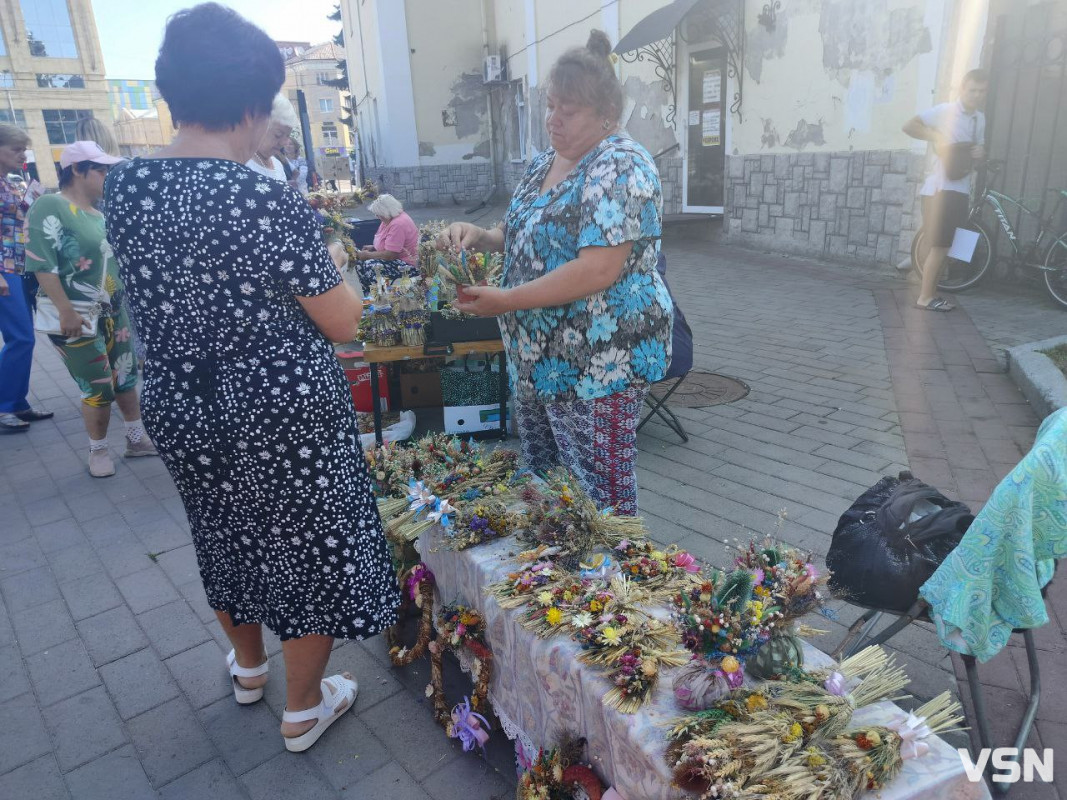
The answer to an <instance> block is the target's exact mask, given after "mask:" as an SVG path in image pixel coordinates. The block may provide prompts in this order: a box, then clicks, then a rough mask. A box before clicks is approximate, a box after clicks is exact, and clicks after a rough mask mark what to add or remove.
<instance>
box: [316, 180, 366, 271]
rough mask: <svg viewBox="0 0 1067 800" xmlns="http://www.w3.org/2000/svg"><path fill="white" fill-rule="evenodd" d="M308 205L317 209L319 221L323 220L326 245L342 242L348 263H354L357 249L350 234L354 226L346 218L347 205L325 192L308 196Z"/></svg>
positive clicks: (323, 234) (336, 196)
mask: <svg viewBox="0 0 1067 800" xmlns="http://www.w3.org/2000/svg"><path fill="white" fill-rule="evenodd" d="M308 205H310V206H311V207H312V208H313V209H315V211H316V212H317V213H318V215H319V219H321V220H322V236H323V239H324V240H325V242H326V244H327V245H330V244H331V243H333V242H340V243H341V244H342V246H343V247H344V249H345V253H346V254H347V256H348V263H349V264H352V263H354V262H355V260H356V249H357V248H356V245H355V243H354V242H353V241H352V237H351V236H350V235H349V233H348V232H349V231H350V230H352V226H351V225H350V224H349V223H348V221H347V220H346V219H345V217H344V212H345V210H346V205H345V203H344V201H343V200H342V199H341V197H340V196H338V195H331V194H326V193H324V192H312V193H311V194H310V195H308Z"/></svg>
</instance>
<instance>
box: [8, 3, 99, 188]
mask: <svg viewBox="0 0 1067 800" xmlns="http://www.w3.org/2000/svg"><path fill="white" fill-rule="evenodd" d="M0 34H2V36H3V41H2V42H0V90H2V91H3V93H4V94H3V98H2V99H0V122H8V123H14V124H16V125H18V126H19V127H21V128H23V129H24V130H25V131H26V132H27V133H28V134H29V136H30V139H31V140H32V144H31V148H32V153H31V154H30V156H32V159H33V161H34V162H35V163H36V170H37V173H38V177H39V178H40V180H41V182H42V183H43V184H45V185H46V186H53V187H54V186H56V185H58V182H59V178H58V163H59V154H60V152H61V151H62V150H63V147H64V146H65V145H67V144H69V143H70V142H72V141H74V129H75V126H76V125H77V122H78V120H79V119H80V118H82V117H86V116H89V117H96V118H99V119H102V120H105V121H106V120H110V119H111V111H110V104H109V101H108V86H107V81H106V80H105V78H104V58H103V54H102V53H101V51H100V40H99V38H98V36H97V33H96V21H95V19H94V18H93V9H92V4H91V3H90V2H89V0H0Z"/></svg>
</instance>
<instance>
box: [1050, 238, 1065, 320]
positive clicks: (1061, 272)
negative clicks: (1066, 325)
mask: <svg viewBox="0 0 1067 800" xmlns="http://www.w3.org/2000/svg"><path fill="white" fill-rule="evenodd" d="M1045 288H1046V289H1048V293H1049V294H1050V295H1052V299H1053V300H1055V301H1056V302H1057V303H1059V304H1060V305H1061V306H1064V307H1067V233H1064V234H1063V235H1062V236H1060V238H1059V239H1057V240H1056V241H1054V242H1053V243H1052V246H1051V247H1050V248H1049V249H1048V253H1047V254H1046V255H1045Z"/></svg>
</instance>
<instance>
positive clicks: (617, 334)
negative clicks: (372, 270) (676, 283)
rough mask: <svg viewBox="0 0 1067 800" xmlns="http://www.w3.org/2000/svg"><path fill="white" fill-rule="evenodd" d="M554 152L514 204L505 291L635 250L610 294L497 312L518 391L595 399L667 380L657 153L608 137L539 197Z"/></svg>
mask: <svg viewBox="0 0 1067 800" xmlns="http://www.w3.org/2000/svg"><path fill="white" fill-rule="evenodd" d="M554 156H555V151H553V150H546V151H545V152H544V153H541V154H540V155H539V156H537V157H536V158H535V159H534V160H533V162H532V163H531V164H530V166H529V168H528V169H527V170H526V174H525V175H524V176H523V178H522V181H521V182H520V183H519V186H518V187H517V188H516V190H515V194H514V196H513V197H512V199H511V205H510V206H509V207H508V211H507V215H506V216H505V218H504V233H505V245H504V278H503V282H502V285H503V286H505V287H513V286H519V285H521V284H523V283H527V282H529V281H532V280H534V279H536V278H539V277H541V276H542V275H544V274H545V273H547V272H551V271H552V270H554V269H556V268H557V267H559V266H561V265H562V264H566V263H567V262H568V261H573V260H574V259H575V258H577V257H578V251H579V250H581V249H582V248H583V247H614V246H616V245H620V244H623V243H625V242H633V243H634V245H633V251H632V252H631V254H630V256H629V257H628V258H627V259H626V264H625V265H624V266H623V269H622V273H621V274H620V275H619V278H618V280H617V281H615V283H614V284H612V285H611V286H609V287H608V288H607V289H605V290H604V291H601V292H598V293H597V294H594V295H592V296H590V297H587V298H585V299H584V300H578V301H575V302H573V303H568V304H567V305H563V306H552V307H548V308H537V309H532V310H529V311H516V312H509V313H507V314H503V315H501V317H500V330H501V335H502V336H503V340H504V347H505V349H506V350H507V354H508V371H509V373H510V378H511V385H512V390H513V391H514V392H515V393H516V394H518V395H520V396H525V397H530V396H535V397H536V398H537V399H539V400H541V401H543V402H544V401H555V402H559V401H572V400H592V399H595V398H598V397H606V396H608V395H611V394H615V393H616V392H621V391H623V390H625V389H627V388H628V387H630V386H632V385H635V384H636V385H640V384H648V383H652V382H655V381H658V380H661V379H662V378H663V377H664V375H665V374H666V372H667V367H668V365H669V364H670V359H671V325H672V322H673V320H672V311H671V309H672V303H671V298H670V295H669V294H668V292H667V287H666V286H665V285H664V283H663V281H662V280H661V279H660V277H659V273H657V272H656V261H657V259H658V257H659V236H660V232H661V215H662V206H663V196H662V192H661V189H660V182H659V174H658V173H657V171H656V166H655V164H654V163H653V161H652V157H651V156H650V155H649V154H648V151H647V150H645V149H644V148H643V147H641V145H639V144H637V142H635V141H633V140H632V139H630V138H627V137H624V136H609V137H607V138H606V139H605V140H604V141H603V142H601V143H600V144H599V145H597V147H595V148H594V149H593V150H591V151H590V152H589V153H588V154H587V155H586V156H585V157H584V158H583V159H582V160H581V162H579V164H578V165H577V166H576V167H575V168H574V170H573V171H572V172H571V173H570V174H569V175H567V177H565V178H564V179H563V180H562V181H560V182H559V183H558V184H556V185H555V186H554V187H552V188H551V189H550V190H549V191H547V192H545V193H543V194H542V192H541V184H542V182H543V181H544V178H545V174H546V173H547V172H548V170H549V168H550V167H551V165H552V159H553V157H554Z"/></svg>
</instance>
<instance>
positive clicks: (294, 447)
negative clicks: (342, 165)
mask: <svg viewBox="0 0 1067 800" xmlns="http://www.w3.org/2000/svg"><path fill="white" fill-rule="evenodd" d="M105 197H106V209H107V233H108V239H109V241H110V242H111V244H112V247H113V248H114V251H115V255H116V257H117V259H118V262H119V267H120V270H121V273H122V275H123V277H124V279H125V281H126V287H127V290H128V294H129V300H130V306H131V310H132V313H133V315H134V318H135V319H136V321H137V328H138V331H139V333H140V335H141V337H142V339H143V340H144V343H145V346H146V349H147V360H146V364H145V375H144V390H143V393H142V405H143V414H144V422H145V428H146V429H147V431H148V433H149V435H150V436H151V437H152V441H153V442H155V443H156V446H157V448H158V449H159V452H160V455H161V456H162V457H163V460H164V462H165V463H166V465H167V469H168V470H169V471H170V474H171V476H172V477H173V478H174V482H175V484H176V485H177V487H178V491H179V493H180V494H181V497H182V500H183V502H184V503H185V509H186V513H187V514H188V517H189V524H190V527H191V528H192V533H193V542H194V545H195V547H196V554H197V560H198V562H199V565H200V574H201V576H202V577H203V580H204V587H205V589H206V591H207V597H208V601H209V602H210V604H211V606H212V608H215V609H218V610H222V611H227V612H229V613H230V615H231V616H232V617H233V620H234V622H236V623H245V622H263V623H265V624H266V625H267V626H268V627H269V628H270V629H271V630H272V631H274V632H275V633H276V634H277V635H278V636H279V637H281V638H282V639H291V638H296V637H300V636H306V635H308V634H324V635H328V636H336V637H343V638H348V639H357V638H363V637H367V636H371V635H373V634H375V633H378V632H380V631H382V630H383V629H384V628H386V627H388V626H389V625H392V624H393V623H394V622H395V621H396V607H397V605H398V603H399V592H398V589H397V583H396V577H395V575H394V572H393V569H392V564H391V558H390V552H389V548H388V545H387V543H386V541H385V537H384V535H383V533H382V527H381V520H380V518H379V516H378V511H377V507H376V506H375V502H374V497H373V495H372V492H371V487H370V481H369V478H368V476H367V468H366V464H365V463H364V460H363V454H362V451H361V450H360V447H359V432H358V429H357V424H356V415H355V411H354V409H353V407H352V399H351V395H350V393H349V388H348V384H347V382H346V380H345V376H344V372H343V371H342V369H341V367H340V365H339V363H338V361H337V358H336V357H335V355H334V352H333V348H332V346H331V345H330V343H329V342H328V341H327V340H326V338H325V337H323V335H322V334H321V333H320V332H319V331H318V329H317V328H316V327H315V325H314V323H312V321H311V319H310V318H309V317H308V316H307V314H306V313H305V312H304V310H303V308H302V307H301V306H300V304H299V303H298V301H297V299H296V298H297V297H298V296H301V297H312V296H315V295H319V294H321V293H323V292H325V291H327V290H328V289H331V288H333V287H334V286H336V285H337V284H338V283H340V281H341V277H340V275H339V274H338V272H337V270H336V269H335V268H334V266H333V262H332V261H331V260H330V256H329V254H328V253H327V251H326V248H325V246H324V244H323V241H322V233H321V226H320V223H319V221H318V219H317V217H316V215H315V213H314V211H312V209H311V208H310V206H308V204H307V203H306V202H305V201H304V199H303V198H301V197H300V195H298V194H297V193H296V192H294V191H293V190H292V189H291V188H289V187H288V186H287V185H285V184H282V183H278V182H276V181H271V180H268V179H267V178H264V177H263V176H261V175H257V174H256V173H254V172H253V171H252V170H250V169H248V168H247V167H245V166H244V165H242V164H238V163H236V162H232V161H223V160H215V159H206V160H197V159H184V158H178V159H147V160H142V159H135V160H133V161H131V162H128V163H127V164H125V165H123V166H122V167H120V168H117V169H116V170H113V171H112V173H111V174H110V175H109V176H108V181H107V186H106V193H105Z"/></svg>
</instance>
